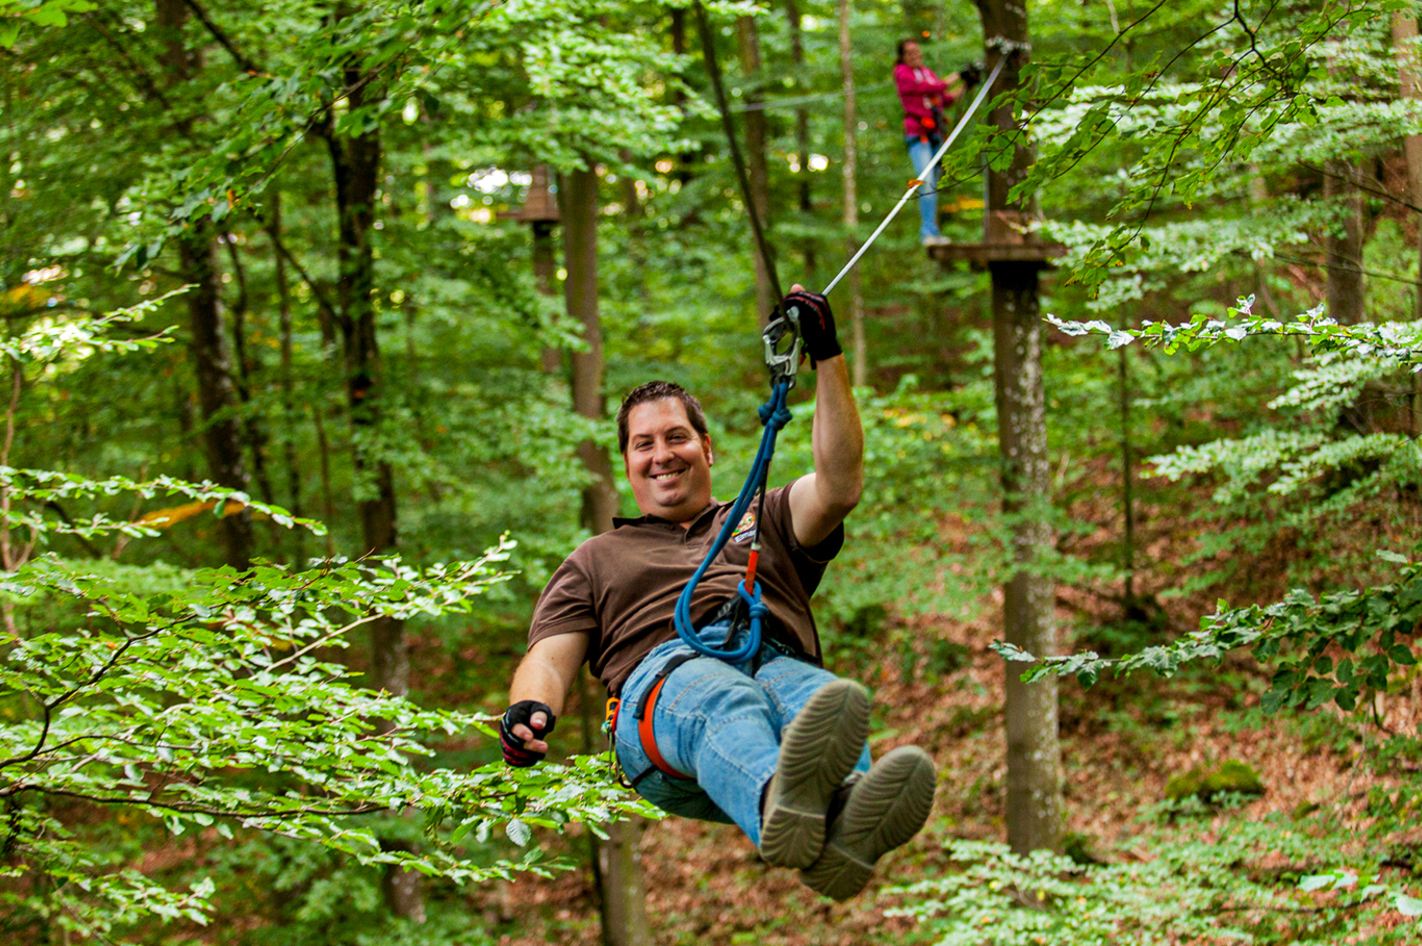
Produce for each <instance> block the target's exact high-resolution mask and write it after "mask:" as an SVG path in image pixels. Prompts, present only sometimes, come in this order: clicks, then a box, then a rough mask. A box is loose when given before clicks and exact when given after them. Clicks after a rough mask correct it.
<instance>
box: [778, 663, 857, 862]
mask: <svg viewBox="0 0 1422 946" xmlns="http://www.w3.org/2000/svg"><path fill="white" fill-rule="evenodd" d="M868 737H869V693H868V691H866V690H865V689H864V688H863V687H862V686H860V685H859V684H857V683H854V682H853V681H851V680H834V681H831V682H830V683H827V684H825V685H824V686H823V687H821V688H820V689H819V690H818V691H816V693H815V695H814V696H812V697H810V699H809V701H808V702H806V703H805V706H804V708H803V709H802V710H800V712H799V714H798V715H796V717H795V719H794V720H793V721H792V722H791V723H790V725H789V726H787V727H785V733H784V735H783V736H782V738H781V742H780V758H779V760H778V762H777V764H776V767H775V775H774V776H773V778H772V781H771V788H770V792H769V793H768V794H767V801H766V811H765V816H764V820H763V822H762V828H761V834H760V854H761V857H763V858H765V861H766V863H768V864H771V865H772V866H775V867H808V866H810V865H811V864H813V863H815V860H816V859H817V858H818V857H819V856H820V852H821V851H823V850H824V845H825V811H826V810H827V809H828V808H829V805H830V800H831V799H832V798H833V797H834V793H835V789H837V788H839V786H840V785H841V784H842V783H843V782H844V780H845V778H846V777H848V775H849V773H850V772H852V771H854V765H855V763H856V762H858V761H859V756H860V754H861V753H862V752H863V751H864V740H865V739H867V738H868Z"/></svg>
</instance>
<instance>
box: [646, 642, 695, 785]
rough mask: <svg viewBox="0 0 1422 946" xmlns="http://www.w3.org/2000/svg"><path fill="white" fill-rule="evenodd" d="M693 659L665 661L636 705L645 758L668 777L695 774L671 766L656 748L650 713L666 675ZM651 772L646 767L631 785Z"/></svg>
mask: <svg viewBox="0 0 1422 946" xmlns="http://www.w3.org/2000/svg"><path fill="white" fill-rule="evenodd" d="M694 659H696V655H695V654H683V655H682V656H680V657H673V658H672V659H671V660H669V661H667V665H666V666H665V667H663V668H662V669H661V672H659V673H658V674H657V679H656V680H655V681H654V682H653V683H652V686H651V688H650V689H649V690H647V694H646V695H645V696H643V697H642V702H641V703H640V704H639V705H638V706H637V712H636V714H635V718H636V720H637V738H638V739H639V740H641V743H642V751H643V752H645V753H647V758H648V759H650V760H651V762H652V765H653V766H654V767H655V768H656V769H657V771H659V772H661V773H662V774H663V775H665V776H667V777H668V778H677V779H691V778H695V777H696V776H694V775H687V774H686V773H685V772H678V771H677V770H676V769H674V768H672V765H671V763H670V762H668V761H667V760H666V758H665V757H664V756H663V755H662V754H661V752H660V751H659V750H658V749H657V736H656V733H655V732H654V731H653V729H652V715H653V711H654V710H655V709H656V708H657V697H658V696H660V695H661V692H662V684H664V683H666V682H667V677H669V676H671V672H672V671H673V670H675V669H676V668H677V667H680V666H681V665H682V664H684V663H686V662H687V661H688V660H694ZM651 773H652V770H651V769H648V770H647V771H645V772H643V773H642V774H641V775H638V776H637V777H636V778H635V779H633V780H632V784H633V786H634V787H635V786H636V784H637V783H638V782H640V781H642V779H644V778H645V777H647V776H648V775H650V774H651Z"/></svg>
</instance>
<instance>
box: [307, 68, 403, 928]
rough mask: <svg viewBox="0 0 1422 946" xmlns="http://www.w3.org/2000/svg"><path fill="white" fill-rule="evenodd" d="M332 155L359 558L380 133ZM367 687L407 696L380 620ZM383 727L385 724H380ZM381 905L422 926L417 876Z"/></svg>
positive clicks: (370, 523) (398, 644) (358, 83)
mask: <svg viewBox="0 0 1422 946" xmlns="http://www.w3.org/2000/svg"><path fill="white" fill-rule="evenodd" d="M362 78H363V77H362V75H361V73H360V71H359V69H358V68H357V67H356V65H355V64H354V63H350V64H348V65H347V67H346V69H345V81H346V85H347V87H348V88H351V89H353V90H354V91H352V92H351V94H350V95H349V96H348V100H349V102H350V106H351V108H353V109H356V108H361V107H362V106H363V105H365V104H366V103H367V102H368V101H369V100H370V99H371V98H372V97H376V96H379V95H381V94H382V93H381V92H380V90H379V89H377V88H376V87H374V86H373V85H364V84H362ZM318 133H320V134H322V136H323V137H324V138H325V140H326V145H327V150H328V152H329V154H330V157H331V170H332V175H333V177H334V180H335V190H336V222H337V241H336V260H337V272H338V277H337V293H336V297H337V310H338V311H337V319H336V320H337V323H338V328H339V330H340V336H341V349H342V353H343V356H344V368H345V374H346V396H347V398H348V402H349V409H350V420H351V427H352V430H351V434H352V436H351V444H352V462H353V464H354V466H355V473H356V477H357V478H359V479H368V480H370V481H371V483H372V485H373V487H374V495H373V496H371V497H370V498H367V499H363V500H361V501H360V503H359V511H360V520H361V546H362V547H361V550H360V551H361V553H362V554H365V553H372V554H377V555H378V554H382V553H387V552H392V551H394V550H395V547H396V544H397V542H398V538H399V533H398V529H397V518H396V512H397V510H396V500H395V475H394V470H393V469H392V467H391V465H390V462H389V461H388V460H386V459H385V458H384V457H381V456H379V455H374V454H372V452H371V450H370V440H371V438H370V437H369V436H368V435H367V432H371V431H373V430H374V429H375V428H376V427H377V425H378V424H379V422H380V395H381V393H382V389H381V387H380V385H379V382H380V374H381V366H380V345H379V339H378V338H377V334H376V324H375V307H374V305H373V304H372V302H371V296H372V293H373V292H374V291H375V288H376V286H375V247H374V244H373V242H372V234H373V233H374V232H375V208H376V201H377V200H378V195H379V187H380V161H381V143H380V132H379V129H378V128H371V129H370V130H368V131H365V132H363V133H362V134H359V135H355V136H351V137H344V136H341V135H338V134H336V133H335V131H334V129H333V128H332V127H331V126H330V125H329V124H328V125H326V126H324V127H322V128H321V129H319V132H318ZM370 685H371V688H372V689H376V690H384V691H386V692H388V693H391V694H394V695H396V696H405V695H407V694H408V693H409V692H410V657H409V651H408V648H407V646H406V642H405V623H404V622H403V621H400V620H397V619H394V618H381V619H379V620H377V621H374V622H372V624H371V625H370ZM381 725H386V724H385V723H383V722H382V724H381ZM382 844H383V845H385V846H386V847H387V848H389V849H392V850H399V849H405V850H408V849H411V848H410V843H409V842H407V841H401V840H394V839H391V840H382ZM383 887H384V892H385V898H386V902H387V903H388V904H389V906H390V910H391V912H392V913H394V914H395V915H396V916H398V917H403V918H407V919H410V920H412V921H414V922H416V923H423V922H424V919H425V906H424V891H423V884H422V883H421V878H420V874H419V873H417V872H415V871H406V870H397V869H393V868H391V869H387V871H386V873H385V877H384V881H383Z"/></svg>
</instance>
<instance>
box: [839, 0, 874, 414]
mask: <svg viewBox="0 0 1422 946" xmlns="http://www.w3.org/2000/svg"><path fill="white" fill-rule="evenodd" d="M838 15H839V75H840V82H841V84H842V86H843V88H844V232H845V250H846V251H847V253H848V255H847V256H846V257H845V258H846V259H852V258H853V257H854V254H855V253H857V252H859V192H858V185H857V183H856V177H857V175H858V173H859V117H858V115H857V114H856V112H855V102H854V57H853V53H852V47H851V45H850V41H849V0H839V11H838ZM845 279H846V281H847V282H848V283H849V326H850V338H851V346H850V347H851V357H852V358H853V372H854V374H853V380H854V386H855V387H858V388H862V387H865V386H866V385H868V383H869V351H868V348H867V346H866V345H865V342H864V288H863V286H864V283H863V281H862V279H861V278H860V275H859V267H858V266H856V267H854V269H852V270H850V271H849V275H848V276H846V277H845Z"/></svg>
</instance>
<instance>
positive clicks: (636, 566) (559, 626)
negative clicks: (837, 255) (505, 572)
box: [500, 285, 936, 900]
mask: <svg viewBox="0 0 1422 946" xmlns="http://www.w3.org/2000/svg"><path fill="white" fill-rule="evenodd" d="M781 310H782V311H788V312H795V313H798V331H799V333H800V335H801V337H802V338H803V341H804V345H805V351H806V353H807V354H808V355H809V358H810V360H811V364H812V366H813V367H814V368H815V370H816V382H815V391H816V399H815V414H814V423H813V431H812V439H813V450H814V471H813V472H811V473H809V474H806V475H804V476H801V477H799V478H798V479H796V480H794V481H793V482H791V483H790V484H788V485H786V486H781V487H779V488H776V489H770V490H764V489H763V485H764V484H762V490H761V491H760V493H759V496H760V504H759V508H758V509H757V510H754V511H752V510H749V508H748V507H745V508H747V511H746V512H744V513H743V514H742V515H740V516H739V517H738V518H737V520H736V522H735V524H734V526H732V525H731V523H730V519H731V518H732V516H733V513H734V511H735V509H736V508H737V507H739V506H743V504H742V503H740V502H739V501H738V502H737V503H723V502H717V501H716V500H715V499H713V498H712V493H711V467H712V465H713V464H714V462H715V455H714V453H713V450H712V443H711V436H710V434H709V433H708V432H707V427H706V420H705V417H704V415H703V414H702V411H701V406H700V404H699V403H698V402H697V400H696V398H694V397H693V396H692V395H690V394H689V393H687V392H686V391H685V390H684V389H682V388H681V387H680V386H678V385H676V384H673V383H671V382H668V381H653V382H650V383H648V384H644V385H642V386H641V387H638V388H637V389H635V390H634V391H632V392H631V393H630V394H628V395H627V397H626V398H625V399H624V400H623V402H622V406H621V409H620V410H619V411H618V415H617V426H618V444H619V446H620V448H621V451H622V457H623V467H624V470H625V473H626V476H627V481H628V483H629V484H630V485H631V487H632V495H633V498H634V499H635V500H636V503H637V508H638V509H639V510H640V511H641V512H642V515H641V516H640V517H639V518H635V519H615V520H614V524H615V525H614V528H613V530H612V531H611V532H607V533H603V534H602V535H599V536H595V537H593V538H591V539H589V540H587V541H586V542H584V543H583V544H582V545H580V546H579V547H578V548H577V549H576V550H575V551H574V552H573V554H571V555H570V556H568V558H567V559H566V560H565V561H564V562H563V564H562V565H561V566H560V567H559V568H558V570H557V571H556V572H555V573H554V575H553V577H552V578H551V579H550V580H549V582H548V584H547V586H546V587H545V588H544V591H543V594H542V596H541V597H540V598H539V601H538V605H537V608H536V609H535V612H534V616H533V621H532V625H531V627H530V629H529V645H530V646H529V650H528V653H527V655H526V656H525V657H524V659H523V661H522V662H521V663H520V665H519V667H518V670H517V671H516V672H515V674H514V679H513V683H512V685H511V687H510V690H509V700H510V702H511V704H512V705H511V706H510V707H509V709H508V711H507V712H505V714H504V716H503V719H502V721H501V724H500V732H501V736H502V740H501V741H502V743H503V749H504V758H505V759H506V760H507V761H508V762H509V764H511V765H518V766H527V765H533V764H534V763H536V762H538V761H539V760H541V759H542V758H543V757H544V754H545V753H546V752H547V751H548V743H547V741H546V737H547V736H548V734H549V733H551V732H552V731H553V728H554V724H555V722H556V720H557V715H558V714H559V713H561V712H562V709H563V701H564V697H565V695H566V694H567V692H568V690H569V688H570V687H571V686H572V684H573V682H574V681H575V680H576V679H577V675H578V670H579V668H580V667H581V665H582V663H583V662H584V661H585V660H586V661H587V662H588V664H589V666H590V668H591V669H592V671H593V673H594V674H595V675H596V676H597V677H598V678H599V679H600V680H601V681H602V682H603V683H604V684H606V685H607V688H608V691H609V693H611V694H612V695H613V697H615V698H617V699H619V700H620V703H618V704H617V705H618V706H619V707H621V708H620V709H619V710H618V711H617V712H616V713H615V715H614V716H613V733H612V735H613V741H614V746H615V751H616V756H617V760H618V762H619V764H620V766H621V768H622V769H623V771H624V772H625V773H626V774H627V776H628V778H629V779H631V784H632V785H633V787H634V788H635V789H636V791H637V792H638V793H639V794H640V795H642V797H644V798H646V799H647V800H648V801H650V802H652V803H653V804H655V805H657V806H658V807H659V808H661V809H663V810H664V811H667V812H670V813H672V814H678V815H684V816H686V817H691V818H698V819H702V820H706V821H718V822H723V823H734V824H736V825H738V826H739V827H740V828H741V830H742V831H744V832H745V834H746V836H747V837H749V838H750V839H751V841H752V843H754V844H756V845H757V847H758V848H759V850H760V853H761V856H762V857H763V858H764V859H765V860H766V862H768V863H770V864H772V865H774V866H779V867H791V868H799V869H800V871H801V878H802V880H803V881H804V882H805V883H806V884H807V885H808V886H809V887H811V888H812V889H813V890H815V891H816V892H818V893H820V894H823V895H825V896H828V897H832V898H833V899H836V900H845V899H847V898H849V897H852V896H854V895H855V894H857V893H858V892H859V891H860V890H862V889H863V888H864V885H865V884H866V883H868V881H869V877H870V874H871V873H872V871H873V867H874V863H875V862H876V861H877V860H878V859H879V858H880V857H881V856H883V855H884V854H885V853H887V852H888V851H890V850H892V849H893V848H895V847H898V846H899V845H902V844H904V843H905V842H907V841H908V840H909V839H910V838H912V837H913V836H914V835H915V834H916V833H917V832H918V830H919V829H920V828H921V827H922V826H923V824H924V822H925V821H926V820H927V818H928V814H929V810H930V809H931V807H932V804H933V792H934V787H935V783H936V779H935V774H934V768H933V761H932V760H931V759H930V758H929V756H928V754H927V753H925V752H924V751H923V750H921V749H918V748H916V747H913V746H905V747H901V748H899V749H895V750H893V751H891V752H889V753H887V754H886V755H885V756H884V757H883V758H881V759H880V760H879V761H878V762H876V763H874V764H873V765H872V766H871V765H870V756H869V748H868V745H867V743H866V738H867V736H868V733H869V695H868V693H867V691H866V690H865V689H864V687H862V686H860V685H859V684H858V683H855V682H853V681H849V680H844V679H841V678H838V677H836V676H835V675H834V674H832V673H830V672H829V671H827V670H825V669H823V667H822V666H821V664H822V654H821V649H820V641H819V636H818V634H817V632H816V629H815V622H814V616H813V615H812V613H811V611H810V596H811V595H812V594H813V593H814V591H815V589H816V587H817V586H818V585H819V583H820V579H821V578H822V577H823V575H824V571H825V568H826V566H827V565H828V563H829V561H830V560H831V559H833V558H834V556H835V555H836V554H837V553H838V552H839V550H840V547H841V546H842V544H843V542H844V527H843V525H842V523H843V520H844V518H845V516H846V515H848V513H849V512H850V511H851V510H852V509H853V508H854V507H855V505H856V504H857V503H858V501H859V495H860V490H861V484H862V480H863V461H864V433H863V428H862V427H861V425H860V421H859V413H858V410H857V408H856V406H855V403H854V396H853V391H852V389H851V387H850V381H849V371H848V368H847V366H846V364H845V359H844V355H843V354H842V352H841V349H840V346H839V342H838V340H837V338H836V335H835V327H834V316H833V314H832V313H831V311H830V307H829V303H828V301H827V300H826V299H825V297H824V296H822V295H817V294H813V293H809V292H805V291H804V290H803V289H802V287H800V286H798V285H797V286H794V287H793V289H792V291H791V293H790V294H789V295H788V296H786V297H785V299H784V301H783V303H782V306H781ZM795 355H796V356H798V351H796V352H795ZM768 360H769V359H768ZM791 378H792V379H793V366H792V368H791ZM788 389H789V385H788V384H786V385H785V390H786V391H788ZM777 394H778V397H779V399H780V401H779V403H780V404H781V405H782V406H781V410H783V396H784V393H783V392H777ZM762 416H763V418H766V419H767V423H768V424H769V423H774V422H776V421H773V420H772V419H769V418H767V417H766V414H765V413H764V412H763V415H762ZM785 420H788V413H787V414H785V416H784V417H783V418H782V419H779V420H778V423H779V424H780V425H783V423H784V421H785ZM769 436H770V441H771V449H773V434H770V435H769ZM762 449H763V450H764V447H763V448H762ZM759 459H760V457H759V455H758V456H757V462H759ZM768 459H769V458H768V455H767V457H766V462H767V463H768ZM752 476H753V477H754V476H755V474H754V473H753V474H752ZM750 485H751V484H750V482H749V481H748V488H749V487H750ZM743 495H745V501H746V502H747V503H748V502H749V500H750V496H749V495H748V494H743ZM717 542H724V546H723V547H722V550H721V551H720V552H719V553H718V551H717V548H716V543H717ZM708 551H709V552H710V553H711V554H710V555H708ZM753 563H754V564H753ZM743 576H745V577H746V581H744V582H743V581H742V577H743ZM748 585H749V586H750V587H747V586H748ZM688 586H690V587H689V591H687V594H686V597H687V598H689V601H687V602H684V603H683V605H682V606H684V607H686V608H687V610H686V613H685V615H683V616H682V617H680V618H679V617H678V613H677V612H678V607H679V605H678V599H679V597H681V596H682V595H683V590H684V589H687V588H688ZM752 589H753V591H754V594H752V593H751V592H752ZM688 617H689V620H685V619H686V618H688ZM682 621H685V627H684V629H683V630H682V631H681V632H679V630H678V626H677V625H678V623H679V622H682ZM692 628H694V630H692ZM762 633H763V638H762V639H761V640H760V642H759V644H758V646H757V637H758V636H760V635H761V634H762ZM708 654H713V655H715V656H708Z"/></svg>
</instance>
